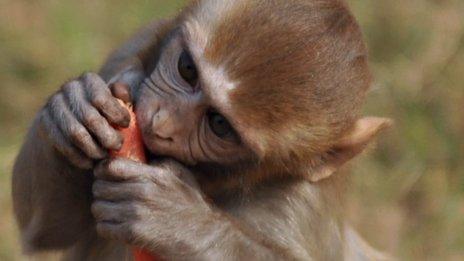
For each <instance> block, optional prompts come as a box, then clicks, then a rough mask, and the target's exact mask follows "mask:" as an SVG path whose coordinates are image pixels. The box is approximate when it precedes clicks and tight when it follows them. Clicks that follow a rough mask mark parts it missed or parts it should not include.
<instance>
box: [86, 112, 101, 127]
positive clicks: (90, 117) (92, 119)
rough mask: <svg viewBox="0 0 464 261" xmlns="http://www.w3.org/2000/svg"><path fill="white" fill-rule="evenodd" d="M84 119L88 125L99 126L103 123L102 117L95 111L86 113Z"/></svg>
mask: <svg viewBox="0 0 464 261" xmlns="http://www.w3.org/2000/svg"><path fill="white" fill-rule="evenodd" d="M83 121H84V122H83V123H84V124H85V125H86V126H98V125H99V124H101V119H100V117H99V116H98V115H97V114H95V113H86V114H85V115H84V117H83Z"/></svg>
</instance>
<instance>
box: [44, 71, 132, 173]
mask: <svg viewBox="0 0 464 261" xmlns="http://www.w3.org/2000/svg"><path fill="white" fill-rule="evenodd" d="M39 120H40V126H41V130H42V132H43V133H44V134H45V137H47V138H48V139H47V140H49V142H50V143H51V145H52V146H53V147H54V148H55V149H56V150H57V151H58V152H60V153H61V154H63V155H64V156H65V157H66V158H67V159H68V160H69V161H70V162H71V163H72V164H73V165H75V166H77V167H80V168H83V169H90V168H92V166H93V160H99V159H103V158H105V157H106V156H107V152H106V151H107V150H108V149H113V150H117V149H119V148H120V147H121V145H122V137H121V136H120V134H119V133H118V132H117V131H116V130H115V129H114V128H113V127H111V125H110V123H112V124H116V125H120V126H121V127H127V126H128V125H129V121H130V116H129V112H128V111H127V110H126V109H125V108H124V107H123V106H122V105H121V104H120V103H119V102H118V101H117V99H116V98H115V97H113V95H112V94H111V91H110V89H109V88H108V85H107V84H106V83H105V82H104V81H103V80H102V79H101V78H100V76H98V75H97V74H94V73H85V74H83V75H82V76H81V77H79V78H76V79H74V80H72V81H70V82H68V83H66V84H64V85H63V86H62V87H61V89H60V90H59V91H58V92H57V93H55V94H54V95H53V96H52V97H51V98H50V100H49V101H48V103H47V105H46V106H45V108H44V109H43V110H42V112H41V115H40V119H39Z"/></svg>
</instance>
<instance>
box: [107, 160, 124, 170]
mask: <svg viewBox="0 0 464 261" xmlns="http://www.w3.org/2000/svg"><path fill="white" fill-rule="evenodd" d="M121 165H122V163H121V160H119V159H114V160H111V161H109V162H108V165H107V169H108V171H109V172H111V173H117V172H119V171H120V169H121Z"/></svg>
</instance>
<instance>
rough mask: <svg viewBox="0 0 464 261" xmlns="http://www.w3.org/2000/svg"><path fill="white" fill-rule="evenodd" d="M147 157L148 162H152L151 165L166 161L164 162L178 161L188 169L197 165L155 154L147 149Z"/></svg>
mask: <svg viewBox="0 0 464 261" xmlns="http://www.w3.org/2000/svg"><path fill="white" fill-rule="evenodd" d="M145 155H147V159H148V162H150V163H155V164H156V162H161V161H164V160H175V161H177V162H179V163H182V164H183V165H185V166H186V167H188V166H190V167H193V166H194V165H195V164H192V163H190V162H186V161H184V160H182V159H178V158H176V157H172V156H166V155H161V154H156V153H153V152H151V151H149V150H148V149H145Z"/></svg>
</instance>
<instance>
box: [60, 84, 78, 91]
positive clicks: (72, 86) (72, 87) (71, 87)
mask: <svg viewBox="0 0 464 261" xmlns="http://www.w3.org/2000/svg"><path fill="white" fill-rule="evenodd" d="M79 86H80V84H79V82H78V81H70V82H68V83H66V84H64V85H63V86H62V87H61V89H62V90H63V91H64V92H66V93H71V92H73V91H74V90H76V88H79Z"/></svg>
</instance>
